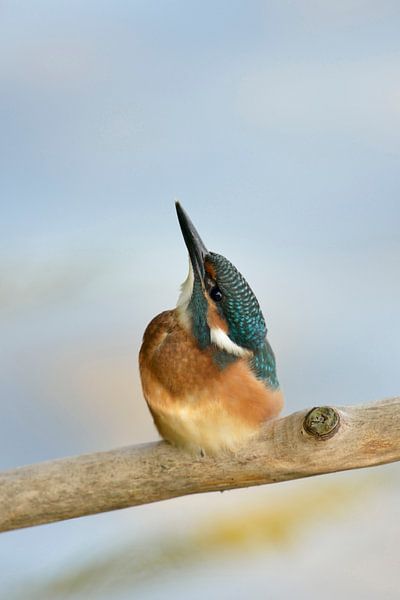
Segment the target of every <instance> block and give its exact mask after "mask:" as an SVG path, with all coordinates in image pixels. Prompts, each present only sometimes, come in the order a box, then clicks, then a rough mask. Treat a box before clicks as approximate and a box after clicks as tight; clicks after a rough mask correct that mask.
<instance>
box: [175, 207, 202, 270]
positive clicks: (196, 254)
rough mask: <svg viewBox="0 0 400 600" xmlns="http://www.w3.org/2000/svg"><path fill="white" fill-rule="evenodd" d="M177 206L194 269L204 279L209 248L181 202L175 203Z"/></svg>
mask: <svg viewBox="0 0 400 600" xmlns="http://www.w3.org/2000/svg"><path fill="white" fill-rule="evenodd" d="M175 207H176V213H177V215H178V221H179V225H180V226H181V231H182V235H183V239H184V240H185V244H186V247H187V249H188V251H189V256H190V261H191V263H192V267H193V271H194V272H195V273H197V274H198V275H199V276H200V278H201V280H203V279H204V275H205V270H204V258H205V256H206V254H208V250H207V248H206V247H205V245H204V243H203V240H202V239H201V237H200V236H199V234H198V232H197V230H196V228H195V226H194V225H193V223H192V221H191V220H190V219H189V217H188V215H187V214H186V212H185V211H184V210H183V208H182V206H181V205H180V204H179V202H176V203H175Z"/></svg>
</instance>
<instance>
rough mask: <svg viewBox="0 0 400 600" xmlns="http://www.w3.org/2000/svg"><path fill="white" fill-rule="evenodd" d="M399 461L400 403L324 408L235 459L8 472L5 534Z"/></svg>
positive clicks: (269, 434)
mask: <svg viewBox="0 0 400 600" xmlns="http://www.w3.org/2000/svg"><path fill="white" fill-rule="evenodd" d="M396 460H400V397H399V398H392V399H390V400H386V401H381V402H376V403H374V404H369V405H363V406H349V407H345V408H340V409H339V408H337V409H333V408H329V407H322V408H321V407H320V408H315V409H313V410H312V411H308V412H307V411H300V412H297V413H294V414H291V415H289V416H287V417H284V418H282V419H279V420H275V421H271V422H268V423H266V424H265V427H264V428H263V431H262V435H261V436H260V438H259V439H257V440H255V441H252V442H251V443H250V444H249V445H248V446H246V448H244V449H243V450H241V452H240V453H238V454H236V455H226V456H223V457H218V458H208V457H205V458H201V457H198V458H196V457H193V456H190V455H188V454H186V453H184V452H183V451H180V450H177V449H176V448H173V447H171V446H169V445H168V444H167V443H165V442H157V443H153V444H142V445H139V446H128V447H125V448H120V449H116V450H110V451H109V452H98V453H95V454H86V455H82V456H77V457H73V458H64V459H61V460H54V461H48V462H44V463H39V464H36V465H31V466H27V467H20V468H18V469H14V470H12V471H6V472H3V473H1V474H0V531H7V530H11V529H18V528H21V527H29V526H31V525H39V524H42V523H51V522H53V521H61V520H63V519H72V518H74V517H81V516H84V515H90V514H95V513H99V512H104V511H109V510H115V509H118V508H126V507H128V506H136V505H139V504H146V503H149V502H157V501H159V500H165V499H167V498H174V497H176V496H184V495H186V494H197V493H201V492H210V491H218V490H220V491H222V490H228V489H233V488H240V487H246V486H251V485H260V484H264V483H275V482H278V481H286V480H289V479H297V478H300V477H309V476H311V475H319V474H322V473H332V472H334V471H344V470H347V469H357V468H361V467H369V466H373V465H379V464H382V463H389V462H393V461H396Z"/></svg>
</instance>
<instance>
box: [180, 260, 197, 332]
mask: <svg viewBox="0 0 400 600" xmlns="http://www.w3.org/2000/svg"><path fill="white" fill-rule="evenodd" d="M193 283H194V275H193V268H192V263H191V262H190V259H189V273H188V276H187V277H186V279H185V281H184V282H183V283H182V285H181V293H180V294H179V298H178V302H177V305H176V308H177V311H178V316H179V319H180V321H181V323H182V325H183V326H184V327H185V329H187V330H189V329H190V317H189V315H188V311H187V308H188V306H189V302H190V299H191V297H192V293H193Z"/></svg>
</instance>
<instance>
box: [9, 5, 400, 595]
mask: <svg viewBox="0 0 400 600" xmlns="http://www.w3.org/2000/svg"><path fill="white" fill-rule="evenodd" d="M399 28H400V5H399V3H398V2H397V1H393V2H392V1H390V0H382V1H381V2H379V3H377V2H372V1H368V0H348V1H345V0H337V1H336V2H330V3H328V2H324V1H322V0H305V1H301V2H294V1H278V0H276V1H274V0H272V1H266V2H257V1H252V2H237V1H231V2H225V1H223V2H217V3H215V2H202V3H195V2H182V1H159V2H149V1H146V2H141V1H134V2H122V1H116V2H99V1H96V2H92V1H86V2H76V1H69V2H65V1H58V2H49V1H47V2H46V1H37V2H34V3H33V2H26V1H25V2H24V1H20V2H18V1H15V2H8V1H3V2H2V3H1V4H0V92H1V93H0V125H1V127H0V132H1V134H0V204H1V219H0V248H1V252H0V277H1V279H0V324H1V363H0V377H1V379H0V411H1V412H0V414H1V418H0V468H8V467H13V466H17V465H20V464H24V463H30V462H36V461H39V460H44V459H48V458H53V457H59V456H64V455H67V454H79V453H82V452H86V451H95V450H101V449H108V448H111V447H114V446H118V445H123V444H128V443H135V442H140V441H147V440H151V439H156V434H155V431H154V429H153V426H152V423H151V419H150V417H149V415H148V413H147V409H146V407H145V405H144V401H143V400H142V397H141V396H140V391H139V389H140V388H139V381H138V370H137V362H136V360H137V359H136V357H137V352H138V348H139V345H140V339H141V335H142V332H143V330H144V327H145V325H146V324H147V322H148V321H149V320H150V318H151V317H152V316H154V315H155V314H156V313H157V312H160V311H161V310H164V309H166V308H170V307H172V306H173V305H174V304H175V301H176V298H177V295H178V287H179V284H180V282H181V281H182V280H183V279H184V277H185V275H186V269H187V257H186V252H185V248H184V244H183V240H182V239H181V235H180V232H179V228H178V225H177V221H176V217H175V213H174V206H173V201H174V199H176V198H179V199H180V200H181V202H182V203H183V205H184V206H185V208H186V209H187V211H188V212H189V214H190V215H191V217H192V218H193V221H194V222H195V224H196V225H197V227H198V229H199V231H200V233H201V234H202V236H203V238H204V241H205V242H206V244H207V245H208V246H209V247H210V249H212V250H214V251H217V252H220V253H221V254H224V255H225V256H227V257H228V258H229V259H230V260H232V262H233V263H234V264H235V265H236V266H237V267H238V268H239V270H241V271H242V272H243V274H244V275H245V276H246V278H247V279H248V280H249V282H250V284H251V285H252V287H253V289H254V291H255V292H256V294H257V296H258V298H259V300H260V303H261V305H262V307H263V310H264V314H265V316H266V319H267V323H268V326H269V331H270V334H269V335H270V340H271V343H272V345H273V347H274V349H275V352H276V355H277V360H278V368H279V376H280V379H281V382H282V386H283V388H284V390H285V393H286V398H287V401H286V409H285V410H286V411H288V412H289V411H292V410H296V409H299V408H301V407H304V406H310V405H315V404H320V403H323V404H326V403H336V404H348V403H359V402H364V401H369V400H374V399H378V398H383V397H386V396H390V395H395V394H398V393H399V390H400V386H399V362H400V344H399V331H400V317H399V297H400V278H399V268H400V238H399V226H400V201H399V189H400V185H399V168H400V164H399V163H400V161H399V159H400V138H399V132H400V43H399ZM390 473H391V476H392V477H394V478H396V477H397V475H398V470H397V469H396V468H392V469H391V470H390ZM293 485H295V484H293ZM309 485H311V484H309ZM289 489H290V488H289V487H288V490H289ZM267 491H268V490H267ZM258 493H260V491H259V490H251V491H249V492H247V494H253V495H254V498H256V497H257V494H258ZM235 494H236V493H231V494H225V495H224V496H223V497H222V496H218V495H210V496H205V497H204V500H203V499H201V500H199V499H183V500H180V501H176V502H175V501H174V502H171V503H164V504H161V505H154V506H151V507H144V508H141V509H132V510H130V511H122V512H120V513H118V514H110V515H103V516H99V517H91V518H87V519H83V520H80V521H75V522H70V523H62V524H58V525H54V526H47V527H41V528H36V529H32V530H26V531H20V532H15V533H10V534H6V535H3V536H1V537H0V564H1V567H0V569H1V571H2V573H3V579H4V584H3V585H4V586H6V585H9V584H11V583H12V582H15V581H20V582H21V581H25V580H26V582H27V585H29V581H30V580H31V579H30V578H31V577H32V576H33V574H34V575H35V576H40V575H41V574H43V576H44V577H45V578H46V577H49V578H50V577H51V576H53V575H54V574H57V573H62V572H63V569H64V567H69V566H71V564H73V563H74V561H78V562H79V561H80V558H79V557H80V553H82V554H83V555H85V556H86V555H87V554H88V553H94V554H95V553H96V552H97V551H98V549H99V548H103V547H105V546H107V544H111V545H116V546H117V545H118V541H119V539H122V538H124V536H125V537H126V536H127V523H128V522H129V528H131V529H132V531H133V532H134V533H132V535H134V536H135V537H137V536H138V535H139V534H140V532H142V535H143V536H146V535H148V531H149V530H154V531H158V532H160V531H161V534H162V524H163V523H164V521H168V522H169V523H170V522H175V521H174V519H175V520H176V522H178V520H179V519H180V518H181V514H182V510H183V509H184V510H185V511H188V513H189V514H193V519H195V518H196V515H197V511H196V510H195V508H192V509H190V506H192V507H197V506H199V509H198V510H199V511H200V512H203V513H206V512H207V511H208V510H209V509H210V507H212V506H214V505H215V504H217V505H219V506H220V505H221V503H224V504H223V505H222V506H229V504H230V503H231V502H232V503H234V502H235V498H236V495H235ZM250 497H253V496H250ZM385 498H386V496H385V494H382V498H381V500H380V502H382V511H381V512H379V518H378V521H379V519H382V529H379V530H378V531H381V530H382V531H384V527H385V525H384V522H386V524H387V527H388V528H389V529H390V531H392V529H391V528H390V526H389V523H390V522H391V523H392V527H397V533H399V531H398V523H399V519H398V516H397V517H395V516H394V512H393V511H395V508H394V507H395V505H396V503H395V502H393V501H392V500H390V499H387V498H389V495H388V496H387V498H386V500H385ZM390 498H391V496H390ZM385 502H386V503H387V504H385ZM196 503H197V504H196ZM390 507H392V508H390ZM360 510H362V509H361V508H360ZM191 511H192V512H191ZM364 511H365V513H366V514H367V513H368V510H367V509H366V508H365V507H364ZM391 511H392V512H391ZM385 518H386V521H385ZM367 529H368V528H367ZM354 531H355V530H354ZM342 535H343V536H344V537H345V536H346V535H347V536H348V535H351V534H349V528H348V524H346V526H344V525H343V530H342ZM355 535H356V531H355ZM371 544H372V542H371ZM371 544H370V545H371ZM339 545H340V544H339ZM365 547H368V543H366V544H365V545H363V546H362V547H361V548H360V549H359V553H360V554H359V555H358V558H359V560H361V561H362V559H363V556H362V552H363V548H365ZM88 549H90V552H89V550H88ZM387 553H388V556H389V555H391V553H392V550H391V549H390V548H389V547H388V548H387ZM318 554H319V555H321V554H320V552H318ZM378 554H379V553H378ZM340 555H341V552H340V551H338V555H337V557H336V558H337V560H338V561H339V562H338V563H337V565H338V569H339V570H340ZM379 556H380V557H381V559H382V561H383V560H384V559H383V558H382V553H381V554H380V555H379ZM379 556H378V555H376V556H375V555H372V557H371V564H374V565H377V566H376V567H375V570H376V580H375V581H376V585H377V589H379V573H380V569H381V570H382V568H383V567H382V565H381V564H380V563H379V560H378V559H379ZM276 560H278V559H276ZM283 560H284V559H283ZM221 561H222V562H221V564H219V563H218V561H217V563H216V564H217V565H219V566H218V572H219V575H220V579H218V580H210V582H209V583H207V580H206V581H205V582H204V574H201V573H200V574H199V573H197V575H196V572H192V571H187V570H184V575H182V576H184V577H189V578H190V579H191V581H192V582H196V581H197V579H196V577H197V578H198V580H199V581H200V579H201V581H202V582H203V584H202V585H203V586H205V587H203V588H202V593H205V594H207V595H208V596H209V597H212V595H213V593H215V594H216V597H217V595H220V594H222V592H223V590H227V589H228V587H229V586H228V583H227V582H228V581H229V582H230V583H231V585H232V586H233V588H234V589H235V593H236V596H235V597H237V598H241V597H245V591H243V595H242V592H241V591H240V590H242V587H241V584H242V583H243V581H244V580H243V579H241V577H242V578H243V577H245V574H246V572H247V573H249V572H250V570H251V569H250V566H248V567H247V570H246V569H244V568H242V569H241V570H240V569H239V570H238V569H237V568H236V567H234V566H233V565H232V564H231V563H229V561H228V560H226V559H221ZM213 564H214V566H215V563H213ZM255 564H257V561H256V560H255V561H254V564H253V566H252V568H255V567H254V565H255ZM367 564H368V563H366V565H367ZM382 564H383V562H382ZM388 564H389V568H388V572H387V573H385V581H386V582H387V581H389V584H390V581H392V580H393V582H394V583H393V587H392V588H390V585H389V589H388V592H387V593H388V595H387V596H386V597H387V598H392V597H393V598H394V597H395V595H394V594H395V590H396V585H397V589H398V581H397V584H396V579H397V574H396V569H395V567H393V569H392V570H390V561H386V559H385V565H388ZM293 568H294V567H293ZM263 569H264V567H262V566H260V568H259V569H258V570H257V574H256V575H254V574H253V576H252V580H253V581H257V577H262V575H263V572H264V571H263ZM365 570H366V571H368V566H367V567H366V569H365ZM273 572H274V573H276V570H275V569H274V570H273ZM300 572H301V570H300ZM391 577H392V580H391ZM24 578H25V579H24ZM275 579H276V577H275ZM275 579H274V577H272V576H271V586H272V587H271V588H270V592H271V594H274V593H275V594H276V595H275V596H271V597H278V590H279V589H281V584H282V582H280V581H279V580H276V581H275ZM168 581H169V580H168ZM174 581H175V580H171V581H169V583H168V582H167V583H166V581H164V580H162V579H161V580H160V588H157V579H156V583H155V584H154V585H155V586H156V588H154V589H155V590H156V591H154V589H153V588H151V589H150V591H148V592H146V591H145V590H142V594H143V595H142V596H141V597H145V594H146V593H148V594H150V596H149V597H156V596H157V594H158V593H160V594H161V592H160V591H159V592H157V589H160V590H161V589H162V590H163V591H162V594H163V595H162V596H159V597H164V596H165V597H168V596H171V597H172V596H174V597H180V596H179V593H180V592H179V589H178V588H177V587H176V586H177V584H176V582H175V583H174ZM193 585H194V588H195V587H196V583H194V584H193ZM293 585H294V586H295V587H294V588H293V589H296V593H297V594H298V597H303V594H304V597H306V596H307V594H308V596H307V597H312V596H310V595H309V594H310V589H309V588H308V586H307V581H304V582H303V583H301V581H300V582H299V581H297V583H296V581H294V583H293ZM357 585H358V587H357V586H356V587H355V588H354V590H353V594H354V595H353V598H358V597H360V598H369V597H371V598H374V597H376V596H374V595H373V586H371V582H370V583H368V585H367V584H365V582H364V583H363V581H362V578H361V579H360V581H359V583H358V584H357ZM227 586H228V587H227ZM194 588H193V590H194ZM4 589H5V587H4ZM152 590H153V591H152ZM243 590H244V588H243ZM261 590H265V582H263V581H260V586H259V588H257V590H256V591H255V592H254V594H255V595H256V596H257V594H258V596H257V597H263V596H262V594H261ZM274 590H275V591H274ZM336 591H338V590H336ZM333 592H335V590H333ZM116 593H117V592H116ZM182 593H183V592H182ZM227 593H228V592H227ZM285 593H286V592H285ZM290 593H292V592H291V590H290V589H288V590H287V594H290ZM311 593H312V592H311ZM391 593H393V595H390V594H391ZM93 594H94V595H93V597H94V598H97V597H99V598H100V592H99V591H97V592H96V590H95V591H94V592H93ZM368 594H370V595H368ZM371 594H372V595H371ZM192 596H193V597H197V596H195V594H194V591H193V594H192ZM7 597H8V598H9V597H11V596H7ZM85 597H88V596H87V595H86V596H85ZM115 597H116V596H115ZM122 597H123V596H121V598H122ZM124 597H125V596H124ZM127 597H131V596H129V595H128V596H127ZM146 597H147V596H146ZM157 597H158V596H157ZM219 597H221V596H219ZM227 597H232V596H227ZM286 597H288V596H286Z"/></svg>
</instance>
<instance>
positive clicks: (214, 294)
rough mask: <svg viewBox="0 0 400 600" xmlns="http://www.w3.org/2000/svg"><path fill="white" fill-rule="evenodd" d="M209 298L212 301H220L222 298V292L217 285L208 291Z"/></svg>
mask: <svg viewBox="0 0 400 600" xmlns="http://www.w3.org/2000/svg"><path fill="white" fill-rule="evenodd" d="M209 294H210V298H211V299H212V300H214V302H221V300H222V292H221V290H220V289H219V287H218V286H217V285H214V287H212V288H211V290H210V291H209Z"/></svg>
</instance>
